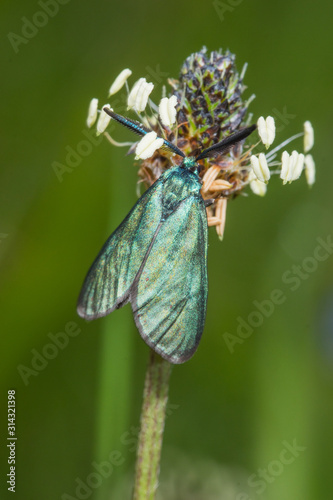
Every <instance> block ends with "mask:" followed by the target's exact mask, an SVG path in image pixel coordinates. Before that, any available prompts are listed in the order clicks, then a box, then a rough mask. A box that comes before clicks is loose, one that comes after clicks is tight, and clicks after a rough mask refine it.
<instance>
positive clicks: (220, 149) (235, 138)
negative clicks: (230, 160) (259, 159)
mask: <svg viewBox="0 0 333 500" xmlns="http://www.w3.org/2000/svg"><path fill="white" fill-rule="evenodd" d="M256 128H257V125H251V126H250V127H247V128H243V129H242V130H239V131H238V132H235V133H234V134H232V135H230V136H229V137H226V138H225V139H223V141H221V142H218V143H217V144H213V146H210V147H209V148H207V149H204V150H203V151H202V152H201V153H200V154H199V155H198V156H197V157H196V161H199V160H203V159H204V158H207V157H214V156H217V155H219V154H221V153H225V152H227V151H228V150H229V149H230V148H231V147H232V146H234V145H235V144H236V143H237V142H239V141H242V140H243V139H245V138H246V137H248V136H249V135H250V134H252V132H253V131H254V130H255V129H256Z"/></svg>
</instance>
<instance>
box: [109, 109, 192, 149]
mask: <svg viewBox="0 0 333 500" xmlns="http://www.w3.org/2000/svg"><path fill="white" fill-rule="evenodd" d="M103 111H105V113H106V114H107V115H109V116H111V118H113V119H114V120H116V121H117V122H118V123H120V124H121V125H123V126H124V127H127V128H128V129H130V130H132V132H134V133H135V134H137V135H140V136H141V137H142V136H144V135H146V134H148V133H149V132H151V130H149V129H148V128H147V127H145V126H144V125H142V123H140V122H137V121H136V120H131V119H130V118H125V117H124V116H121V115H118V113H115V112H114V111H112V110H111V109H109V108H103ZM162 139H163V137H162ZM163 141H164V146H163V147H164V148H165V149H168V150H169V151H172V152H173V153H176V154H177V155H179V156H181V157H182V158H185V154H184V153H183V151H181V150H180V149H179V148H177V146H175V144H172V142H170V141H167V140H166V139H163Z"/></svg>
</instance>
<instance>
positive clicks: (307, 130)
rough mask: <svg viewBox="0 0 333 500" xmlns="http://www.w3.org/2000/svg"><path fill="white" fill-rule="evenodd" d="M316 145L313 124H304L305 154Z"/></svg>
mask: <svg viewBox="0 0 333 500" xmlns="http://www.w3.org/2000/svg"><path fill="white" fill-rule="evenodd" d="M313 144H314V132H313V127H312V125H311V122H309V121H306V122H305V123H304V152H305V153H307V152H308V151H310V149H311V148H312V146H313Z"/></svg>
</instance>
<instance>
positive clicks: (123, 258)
mask: <svg viewBox="0 0 333 500" xmlns="http://www.w3.org/2000/svg"><path fill="white" fill-rule="evenodd" d="M104 111H105V112H106V113H107V114H109V115H110V116H111V117H112V118H113V119H115V120H116V121H118V122H119V123H121V124H122V125H124V126H126V127H128V128H129V129H131V130H132V131H133V132H135V133H137V134H138V135H141V136H144V135H146V134H147V133H148V132H149V130H148V129H146V128H145V127H144V126H143V125H141V124H140V123H138V122H136V121H133V120H130V119H128V118H124V117H122V116H121V115H118V114H117V113H114V112H113V111H112V110H110V109H108V108H104ZM255 128H256V126H255V125H252V126H251V127H247V128H245V129H242V130H240V131H238V132H236V133H234V134H232V135H230V136H229V137H227V138H226V139H224V140H223V141H221V142H220V143H218V144H214V145H213V146H211V147H210V148H207V149H206V150H204V151H202V152H201V153H200V154H199V155H197V156H196V157H194V156H189V157H186V156H185V155H184V153H183V152H182V151H181V150H180V149H179V148H178V147H177V146H175V144H173V143H171V142H169V141H167V140H165V139H164V140H163V147H164V148H168V149H169V150H172V151H173V152H174V153H175V154H177V155H179V156H181V157H183V161H182V163H181V165H179V166H175V167H172V168H170V169H168V170H167V171H166V172H164V173H163V174H162V175H161V176H160V177H159V179H158V180H157V181H156V182H155V183H154V184H153V185H152V186H151V187H150V188H149V189H147V191H146V192H145V193H144V194H143V195H142V196H141V198H140V199H139V200H138V201H137V203H136V204H135V205H134V207H133V208H132V210H131V211H130V213H129V214H128V215H127V217H126V218H125V219H124V221H123V222H122V223H121V224H120V226H119V227H118V228H117V229H116V230H115V231H114V232H113V233H112V234H111V236H110V237H109V239H108V240H107V241H106V243H105V245H104V246H103V248H102V250H101V251H100V253H99V255H98V256H97V258H96V259H95V261H94V263H93V264H92V266H91V268H90V270H89V272H88V274H87V277H86V279H85V281H84V284H83V287H82V290H81V293H80V297H79V300H78V308H77V310H78V314H79V315H80V316H81V317H83V318H85V319H87V320H92V319H96V318H100V317H102V316H105V315H107V314H109V313H110V312H112V311H114V310H115V309H118V308H120V307H122V306H123V305H125V304H127V303H128V302H130V304H131V306H132V311H133V315H134V320H135V323H136V326H137V328H138V330H139V332H140V335H141V337H142V338H143V340H144V341H145V342H146V344H148V345H149V346H150V347H151V348H152V349H153V350H154V351H155V352H156V353H158V354H159V355H161V356H162V357H163V358H164V359H166V360H168V361H169V362H170V363H175V364H177V363H183V362H185V361H187V360H188V359H189V358H191V356H192V355H193V354H194V352H195V351H196V349H197V347H198V344H199V341H200V338H201V335H202V332H203V328H204V323H205V317H206V305H207V294H208V279H207V247H208V244H207V230H208V226H207V216H206V206H207V205H208V204H209V202H212V201H214V200H206V202H205V201H204V200H203V198H202V196H201V194H200V189H201V180H200V177H199V172H200V165H199V164H198V162H199V161H200V160H202V159H204V158H207V157H213V156H215V155H218V154H221V153H223V152H225V151H227V150H228V149H229V148H230V147H232V146H233V145H234V144H236V143H237V142H239V141H241V140H243V139H245V138H246V137H247V136H248V135H249V134H250V133H251V132H253V130H254V129H255ZM207 202H208V203H207Z"/></svg>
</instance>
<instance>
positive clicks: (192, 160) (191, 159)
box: [182, 157, 197, 169]
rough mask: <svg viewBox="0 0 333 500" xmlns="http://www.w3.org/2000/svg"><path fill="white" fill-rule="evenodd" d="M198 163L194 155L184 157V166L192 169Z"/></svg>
mask: <svg viewBox="0 0 333 500" xmlns="http://www.w3.org/2000/svg"><path fill="white" fill-rule="evenodd" d="M196 165H197V162H196V160H195V158H194V157H189V158H184V160H183V165H182V166H183V167H185V168H188V169H192V168H195V167H196Z"/></svg>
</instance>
